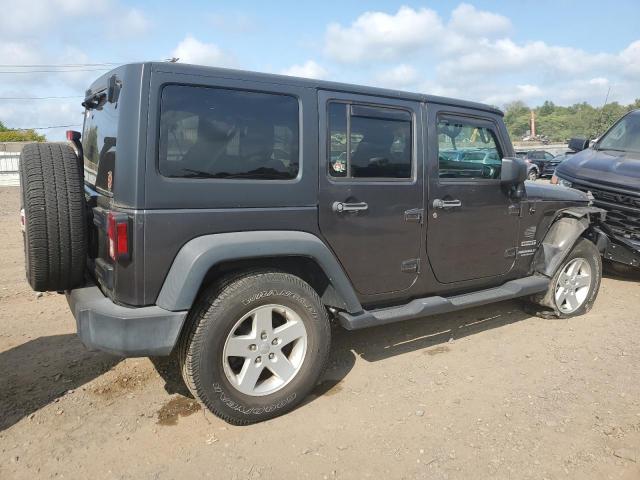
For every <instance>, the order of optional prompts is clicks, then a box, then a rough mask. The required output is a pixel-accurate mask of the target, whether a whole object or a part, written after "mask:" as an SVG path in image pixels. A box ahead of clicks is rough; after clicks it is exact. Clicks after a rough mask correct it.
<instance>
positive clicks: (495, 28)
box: [448, 3, 511, 37]
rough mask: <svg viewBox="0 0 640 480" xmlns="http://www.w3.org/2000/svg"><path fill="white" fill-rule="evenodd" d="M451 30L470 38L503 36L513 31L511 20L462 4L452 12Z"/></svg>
mask: <svg viewBox="0 0 640 480" xmlns="http://www.w3.org/2000/svg"><path fill="white" fill-rule="evenodd" d="M448 27H449V30H451V31H453V32H456V33H458V34H461V35H466V36H470V37H488V36H493V35H503V34H506V33H509V32H510V31H511V20H509V19H508V18H507V17H505V16H503V15H499V14H497V13H492V12H486V11H483V10H478V9H477V8H476V7H474V6H473V5H470V4H468V3H461V4H460V5H458V7H456V9H455V10H454V11H453V12H451V20H450V22H449V25H448Z"/></svg>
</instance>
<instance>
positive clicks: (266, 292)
mask: <svg viewBox="0 0 640 480" xmlns="http://www.w3.org/2000/svg"><path fill="white" fill-rule="evenodd" d="M187 325H188V329H187V331H186V332H185V333H184V334H183V338H182V341H181V345H180V351H179V360H180V364H181V370H182V373H183V377H184V380H185V383H186V384H187V386H188V387H189V390H190V391H191V393H192V394H193V395H194V397H196V398H197V399H198V400H199V401H201V402H202V403H203V404H204V405H205V406H206V407H207V408H209V410H211V411H212V412H213V413H214V414H215V415H217V416H218V417H220V418H222V419H223V420H226V421H227V422H229V423H232V424H234V425H247V424H250V423H256V422H261V421H264V420H267V419H269V418H273V417H276V416H279V415H282V414H284V413H286V412H289V411H290V410H292V409H293V408H295V407H296V406H297V405H298V404H300V402H302V400H303V399H304V398H305V397H306V396H307V395H308V394H309V392H311V390H312V389H313V388H314V387H315V385H316V383H317V381H318V378H319V377H320V375H321V374H322V372H323V371H324V368H325V366H326V363H327V360H328V356H329V348H330V339H331V332H330V327H329V319H328V316H327V313H326V310H325V308H324V306H323V304H322V302H321V301H320V298H319V297H318V295H317V294H316V292H315V291H314V290H313V289H312V288H311V287H310V286H309V285H308V284H307V283H306V282H304V281H303V280H301V279H300V278H298V277H296V276H294V275H290V274H287V273H279V272H262V273H253V274H246V275H243V276H240V277H235V278H231V279H228V280H227V281H225V282H223V283H221V284H219V285H217V286H214V287H213V288H211V289H209V290H208V291H207V292H205V293H204V294H203V295H202V297H201V299H200V301H199V302H198V304H197V305H196V306H195V307H194V309H193V310H192V314H191V315H190V318H189V323H188V324H187Z"/></svg>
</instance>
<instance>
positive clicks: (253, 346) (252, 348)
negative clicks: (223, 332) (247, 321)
mask: <svg viewBox="0 0 640 480" xmlns="http://www.w3.org/2000/svg"><path fill="white" fill-rule="evenodd" d="M256 348H258V347H256V345H255V343H252V344H251V345H249V350H255V349H256Z"/></svg>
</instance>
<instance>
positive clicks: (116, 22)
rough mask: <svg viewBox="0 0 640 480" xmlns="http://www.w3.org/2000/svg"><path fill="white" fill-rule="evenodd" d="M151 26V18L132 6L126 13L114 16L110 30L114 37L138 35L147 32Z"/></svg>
mask: <svg viewBox="0 0 640 480" xmlns="http://www.w3.org/2000/svg"><path fill="white" fill-rule="evenodd" d="M150 27H151V22H150V21H149V19H148V18H147V17H146V16H145V15H144V14H143V13H142V12H141V11H140V10H138V9H137V8H132V9H130V10H128V11H127V12H126V13H125V14H124V15H122V16H120V15H119V16H117V17H116V18H114V19H113V20H112V21H111V25H110V28H109V30H110V35H111V37H112V38H117V37H118V36H123V37H138V36H140V35H143V34H145V33H147V32H148V31H149V28H150Z"/></svg>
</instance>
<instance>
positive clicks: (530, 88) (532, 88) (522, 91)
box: [478, 84, 544, 106]
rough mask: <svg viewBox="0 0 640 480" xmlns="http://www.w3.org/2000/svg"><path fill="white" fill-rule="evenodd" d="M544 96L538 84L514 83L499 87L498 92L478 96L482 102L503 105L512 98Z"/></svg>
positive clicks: (527, 98)
mask: <svg viewBox="0 0 640 480" xmlns="http://www.w3.org/2000/svg"><path fill="white" fill-rule="evenodd" d="M543 97H544V91H543V90H542V88H540V87H539V86H538V85H530V84H524V85H516V86H515V87H510V88H506V89H501V91H500V92H497V93H492V94H490V95H487V96H485V97H482V98H479V99H478V100H480V101H481V102H483V103H488V104H489V105H498V106H500V105H504V104H506V103H509V102H512V101H514V100H522V101H524V102H527V101H531V100H540V99H542V98H543Z"/></svg>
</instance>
